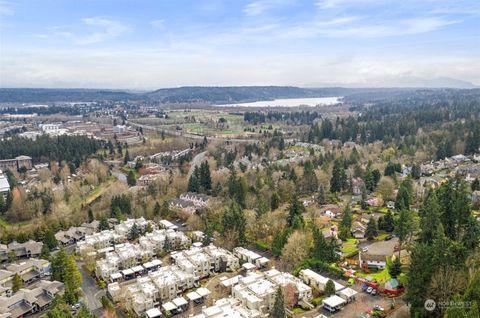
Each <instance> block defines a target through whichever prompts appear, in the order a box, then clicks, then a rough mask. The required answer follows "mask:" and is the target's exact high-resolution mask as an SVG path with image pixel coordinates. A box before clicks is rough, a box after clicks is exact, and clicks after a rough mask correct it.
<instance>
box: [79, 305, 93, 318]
mask: <svg viewBox="0 0 480 318" xmlns="http://www.w3.org/2000/svg"><path fill="white" fill-rule="evenodd" d="M77 318H95V316H94V315H93V314H91V313H90V312H89V311H88V308H87V306H85V305H84V304H82V305H81V306H80V309H79V310H78V312H77Z"/></svg>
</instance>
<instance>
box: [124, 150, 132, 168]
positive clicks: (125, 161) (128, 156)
mask: <svg viewBox="0 0 480 318" xmlns="http://www.w3.org/2000/svg"><path fill="white" fill-rule="evenodd" d="M130 160H131V159H130V154H129V153H128V149H127V150H126V151H125V157H124V158H123V164H124V165H126V164H127V163H128V162H129V161H130Z"/></svg>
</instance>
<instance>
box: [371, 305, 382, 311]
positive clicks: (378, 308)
mask: <svg viewBox="0 0 480 318" xmlns="http://www.w3.org/2000/svg"><path fill="white" fill-rule="evenodd" d="M373 310H376V311H384V310H385V309H384V308H383V307H380V305H375V306H373Z"/></svg>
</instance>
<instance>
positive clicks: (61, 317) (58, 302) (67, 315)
mask: <svg viewBox="0 0 480 318" xmlns="http://www.w3.org/2000/svg"><path fill="white" fill-rule="evenodd" d="M47 318H73V315H72V309H71V307H70V306H69V305H67V304H66V303H65V301H64V300H63V299H62V298H60V296H57V297H55V299H54V300H53V305H51V306H50V309H49V310H48V312H47Z"/></svg>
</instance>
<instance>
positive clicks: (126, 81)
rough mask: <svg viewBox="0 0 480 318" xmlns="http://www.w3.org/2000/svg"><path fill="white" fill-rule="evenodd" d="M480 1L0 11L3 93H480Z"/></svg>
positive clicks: (21, 5) (261, 0) (37, 1)
mask: <svg viewBox="0 0 480 318" xmlns="http://www.w3.org/2000/svg"><path fill="white" fill-rule="evenodd" d="M479 49H480V1H478V0H470V1H464V0H453V1H442V0H401V1H398V0H384V1H382V0H305V1H301V0H257V1H242V0H211V1H203V0H81V1H80V0H0V86H1V87H54V88H55V87H58V88H63V87H84V88H127V89H153V88H160V87H175V86H182V85H295V86H325V85H354V86H392V85H393V86H396V85H397V86H398V85H400V86H402V85H408V84H411V83H415V82H418V81H419V78H421V79H427V80H432V81H435V80H438V78H444V77H446V78H455V79H460V80H464V81H469V82H472V83H474V84H475V85H480V53H479V52H480V50H479Z"/></svg>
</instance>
